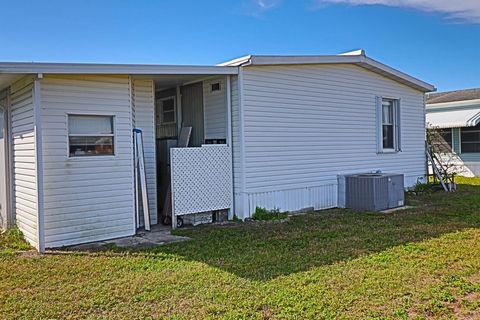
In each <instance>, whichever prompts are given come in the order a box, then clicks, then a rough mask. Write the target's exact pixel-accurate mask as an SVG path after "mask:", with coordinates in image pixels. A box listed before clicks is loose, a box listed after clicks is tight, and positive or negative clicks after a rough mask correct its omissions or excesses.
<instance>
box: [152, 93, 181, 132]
mask: <svg viewBox="0 0 480 320" xmlns="http://www.w3.org/2000/svg"><path fill="white" fill-rule="evenodd" d="M166 100H173V111H169V112H173V121H168V122H165V121H164V119H163V114H164V112H163V102H164V101H166ZM157 101H159V102H160V124H161V125H168V124H176V123H177V97H176V96H168V97H164V98H158V99H157Z"/></svg>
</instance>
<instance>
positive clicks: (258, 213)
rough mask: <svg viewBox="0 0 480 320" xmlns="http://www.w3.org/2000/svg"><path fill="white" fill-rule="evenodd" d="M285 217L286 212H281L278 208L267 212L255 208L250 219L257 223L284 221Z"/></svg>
mask: <svg viewBox="0 0 480 320" xmlns="http://www.w3.org/2000/svg"><path fill="white" fill-rule="evenodd" d="M287 217H288V212H286V211H284V212H282V211H280V209H279V208H273V209H272V210H267V209H265V208H260V207H256V208H255V212H254V213H253V215H252V219H253V220H257V221H268V220H282V219H286V218H287Z"/></svg>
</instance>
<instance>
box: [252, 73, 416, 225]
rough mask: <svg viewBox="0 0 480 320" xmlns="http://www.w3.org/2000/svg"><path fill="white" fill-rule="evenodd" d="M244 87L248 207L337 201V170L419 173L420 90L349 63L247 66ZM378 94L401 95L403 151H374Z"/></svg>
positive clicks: (411, 178)
mask: <svg viewBox="0 0 480 320" xmlns="http://www.w3.org/2000/svg"><path fill="white" fill-rule="evenodd" d="M243 87H244V90H243V97H244V102H243V104H244V118H245V170H246V171H245V183H246V186H245V187H246V192H247V193H248V194H249V199H250V202H249V205H250V209H249V210H250V211H253V209H254V208H255V205H256V203H258V204H262V205H265V206H268V207H272V206H273V205H275V206H277V207H280V209H282V210H298V209H302V207H310V206H314V207H315V208H316V209H321V208H328V207H332V206H336V205H337V199H336V198H337V194H336V193H337V191H336V186H337V175H339V174H346V173H352V172H362V171H372V170H382V171H384V172H395V173H403V174H404V175H405V185H406V186H411V185H413V184H414V183H416V182H417V180H418V179H420V178H423V177H424V176H425V164H424V135H425V123H424V120H423V119H424V99H423V93H422V92H420V91H416V90H414V89H412V88H410V87H407V86H405V85H402V84H399V83H397V82H395V81H393V80H390V79H388V78H385V77H382V76H380V75H378V74H376V73H373V72H370V71H367V70H365V69H363V68H360V67H357V66H354V65H297V66H249V67H245V68H244V85H243ZM376 96H388V97H394V98H399V99H400V98H401V100H402V110H401V111H402V115H401V117H402V152H399V153H395V154H378V153H377V146H376V130H377V125H376V120H375V119H376V110H375V106H376V103H375V97H376ZM285 190H287V191H285ZM271 200H273V202H272V201H271ZM281 206H283V208H282V207H281ZM250 213H251V212H246V214H247V216H248V214H250Z"/></svg>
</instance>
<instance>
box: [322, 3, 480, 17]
mask: <svg viewBox="0 0 480 320" xmlns="http://www.w3.org/2000/svg"><path fill="white" fill-rule="evenodd" d="M319 3H321V4H325V3H346V4H350V5H384V6H391V7H405V8H412V9H416V10H421V11H427V12H438V13H442V14H445V15H446V16H447V17H449V18H453V19H457V20H463V21H467V22H473V23H480V0H320V1H319Z"/></svg>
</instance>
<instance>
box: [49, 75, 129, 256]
mask: <svg viewBox="0 0 480 320" xmlns="http://www.w3.org/2000/svg"><path fill="white" fill-rule="evenodd" d="M41 86H42V87H41V88H42V92H41V106H42V141H43V184H44V210H45V246H46V247H58V246H64V245H70V244H78V243H84V242H91V241H99V240H104V239H111V238H116V237H122V236H127V235H132V234H134V233H135V225H134V217H135V216H134V212H135V210H134V199H133V178H132V170H133V169H132V166H133V159H132V130H131V129H132V112H131V101H130V98H131V97H130V84H129V79H128V77H127V76H88V75H85V76H69V75H59V76H50V75H46V76H45V78H44V79H43V80H41ZM68 114H77V115H78V114H85V115H107V116H112V117H115V155H114V156H106V157H77V158H69V157H68V131H67V119H68Z"/></svg>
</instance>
